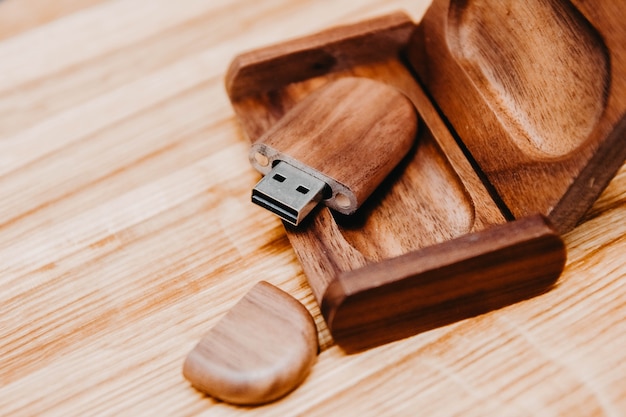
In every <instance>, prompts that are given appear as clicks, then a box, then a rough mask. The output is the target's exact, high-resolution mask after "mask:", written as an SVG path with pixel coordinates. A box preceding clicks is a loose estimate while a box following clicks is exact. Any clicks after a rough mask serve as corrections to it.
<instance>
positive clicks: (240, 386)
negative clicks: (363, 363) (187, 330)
mask: <svg viewBox="0 0 626 417" xmlns="http://www.w3.org/2000/svg"><path fill="white" fill-rule="evenodd" d="M316 356H317V328H316V327H315V322H314V321H313V318H312V317H311V315H310V314H309V311H308V310H307V309H306V308H305V307H304V306H303V305H302V304H300V303H299V302H298V301H297V300H296V299H294V298H293V297H291V296H290V295H289V294H287V293H286V292H284V291H282V290H280V289H278V288H276V287H275V286H273V285H271V284H268V283H267V282H265V281H261V282H259V283H258V284H256V285H255V286H254V287H252V289H251V290H250V291H249V292H248V293H247V294H246V295H245V296H244V298H242V299H241V300H240V301H238V302H237V304H235V306H234V307H233V308H232V309H230V310H229V311H228V313H226V315H225V316H224V317H223V318H222V319H221V320H220V321H219V322H218V323H217V324H216V325H215V327H213V328H211V330H209V332H208V333H207V334H206V335H204V336H203V337H202V340H200V342H198V344H197V345H196V347H194V348H193V350H192V351H191V352H189V354H188V355H187V357H186V358H185V363H184V364H183V375H184V376H185V378H186V379H187V380H188V381H189V382H191V384H192V385H193V386H194V387H195V388H197V389H198V390H200V391H202V392H204V393H206V394H208V395H210V396H212V397H214V398H217V399H219V400H223V401H227V402H230V403H233V404H243V405H258V404H264V403H267V402H270V401H275V400H277V399H278V398H280V397H282V396H284V395H286V394H287V393H289V392H290V391H292V390H293V389H294V388H296V387H297V386H298V385H299V384H300V383H301V382H302V380H303V379H304V378H306V376H307V375H308V373H309V371H310V370H311V366H312V365H313V363H314V362H315V358H316Z"/></svg>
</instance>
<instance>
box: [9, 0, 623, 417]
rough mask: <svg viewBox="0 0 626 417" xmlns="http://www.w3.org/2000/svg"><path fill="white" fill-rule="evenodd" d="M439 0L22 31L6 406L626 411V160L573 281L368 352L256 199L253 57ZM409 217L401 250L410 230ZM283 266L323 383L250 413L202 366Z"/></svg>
mask: <svg viewBox="0 0 626 417" xmlns="http://www.w3.org/2000/svg"><path fill="white" fill-rule="evenodd" d="M10 1H13V0H3V1H0V15H2V14H3V10H4V9H3V7H4V6H5V5H8V4H9V2H10ZM14 3H18V4H21V5H23V7H24V9H22V11H21V13H20V15H22V16H27V15H31V14H33V13H36V11H31V10H30V9H26V8H27V7H28V6H29V4H32V3H31V2H27V1H26V0H22V1H19V2H14ZM54 3H55V4H56V3H58V2H54ZM581 3H582V2H581ZM615 4H616V7H619V6H618V3H617V2H616V3H615ZM427 6H428V4H427V2H426V1H420V0H405V1H399V0H390V1H380V0H364V1H361V2H358V3H357V2H352V1H337V2H332V4H331V3H329V2H317V1H293V0H263V1H257V2H248V1H246V2H243V1H232V0H229V1H219V0H216V1H210V2H207V1H202V2H199V1H190V0H183V1H180V2H171V1H167V2H166V1H157V0H151V1H145V2H144V1H139V0H122V1H102V2H100V3H99V5H98V6H96V7H89V8H85V9H83V10H79V11H76V12H75V13H73V14H69V15H66V16H65V17H64V18H62V19H59V20H54V21H51V22H50V23H46V24H42V25H40V26H29V28H28V29H25V30H24V31H22V32H20V33H19V34H15V35H14V36H10V37H7V38H3V39H2V41H0V73H1V74H2V75H3V77H0V85H1V88H0V175H1V176H0V284H1V285H0V358H1V365H0V414H2V415H10V416H47V415H54V416H68V415H76V416H78V415H81V416H82V415H111V416H113V415H115V416H120V415H132V416H144V415H145V416H154V415H172V416H187V415H205V416H243V415H249V414H251V413H254V414H255V415H261V416H285V415H307V416H316V415H319V416H329V415H342V416H344V415H345V416H349V415H359V416H366V415H372V416H380V415H414V414H416V413H419V414H422V415H432V416H447V415H463V416H485V415H493V416H502V415H512V416H535V415H544V416H557V415H568V416H588V415H607V416H619V415H623V414H625V413H626V386H625V385H624V384H623V381H624V375H626V352H625V351H624V349H623V346H625V345H626V285H625V284H624V277H626V263H625V262H624V257H623V255H624V253H625V252H626V239H625V238H624V235H625V232H626V230H625V227H626V224H625V222H624V219H625V217H626V168H625V167H622V168H621V169H620V171H619V172H618V174H617V176H616V177H615V178H614V179H613V180H612V181H611V183H610V184H609V186H608V188H606V190H605V191H604V192H603V193H602V195H601V196H600V198H599V199H598V201H597V202H596V203H595V204H594V206H593V207H592V208H591V210H590V211H589V212H588V213H587V214H586V216H585V217H584V218H583V220H582V223H581V224H580V225H579V226H578V227H576V228H575V229H574V230H572V231H571V232H569V233H568V234H566V235H565V236H564V239H565V242H566V245H567V249H568V261H567V264H566V269H565V271H564V273H563V275H562V277H561V278H560V279H559V281H558V282H557V284H556V286H555V288H554V289H552V290H551V291H549V292H548V293H546V294H543V295H541V296H539V297H536V298H533V299H530V300H527V301H523V302H521V303H518V304H515V305H512V306H510V307H507V308H505V309H502V310H499V311H498V312H497V313H488V314H484V315H480V316H478V317H475V318H472V319H468V320H464V321H462V322H458V323H455V324H452V325H449V326H445V327H441V328H438V329H434V330H431V331H428V332H424V333H422V334H420V335H417V336H414V337H411V338H408V339H405V340H402V341H400V342H396V343H391V344H387V345H384V346H381V347H379V348H376V349H372V350H369V351H366V352H363V353H359V354H354V355H345V354H344V353H343V352H342V351H341V349H340V348H338V347H337V346H336V345H334V344H333V342H332V340H331V338H330V337H329V333H328V331H327V329H326V328H325V326H324V322H323V320H322V319H321V315H320V312H319V309H318V307H317V303H316V302H315V299H314V297H313V295H312V292H311V289H310V288H309V287H308V285H307V283H306V278H305V276H304V274H303V271H302V269H301V267H300V265H299V263H298V260H297V258H296V256H295V254H294V252H293V250H292V248H291V245H290V244H289V241H288V240H287V238H286V237H285V233H284V231H283V228H282V225H281V224H280V222H279V221H278V220H277V219H276V218H275V217H274V216H272V215H271V214H269V213H264V212H263V211H262V210H257V208H256V207H254V206H252V205H251V204H250V203H249V202H248V199H249V195H250V194H249V193H250V188H251V187H252V186H253V185H254V184H255V182H256V181H257V179H258V176H257V175H256V174H255V173H254V171H253V170H252V169H251V168H250V166H249V163H248V161H247V158H246V153H247V150H248V146H247V139H246V138H245V137H244V133H243V130H242V129H241V128H240V127H239V125H238V122H237V121H236V117H235V114H234V113H233V109H232V107H231V105H230V103H229V102H228V98H227V94H226V92H225V91H224V87H223V83H224V74H225V73H226V71H227V65H228V62H230V60H231V59H232V58H233V57H234V56H235V54H237V53H239V52H240V51H245V50H252V49H254V48H257V47H259V46H262V45H267V44H270V43H276V42H282V41H283V40H285V39H287V38H292V37H296V36H300V35H305V34H309V33H313V32H316V31H318V30H321V29H324V28H327V27H329V26H331V25H334V24H337V23H349V22H356V21H360V20H362V19H365V18H369V17H372V16H376V15H382V14H384V13H387V12H390V11H392V10H397V9H404V10H406V11H407V12H408V14H409V15H410V16H411V17H412V18H413V19H414V20H416V21H418V20H419V19H420V17H421V16H422V15H423V13H424V11H425V9H426V7H427ZM14 7H15V6H14ZM587 9H590V10H587ZM600 12H601V10H595V8H593V3H589V6H588V7H587V8H585V14H586V15H588V16H589V17H588V20H590V21H592V18H593V16H596V15H598V14H599V13H600ZM611 24H612V25H617V26H615V27H613V29H615V30H618V29H619V27H620V25H619V24H617V23H616V22H614V21H613V20H611ZM117 33H119V34H120V36H117ZM362 71H363V72H365V69H362ZM9 74H10V75H11V76H10V77H8V75H9ZM361 75H362V76H364V75H365V74H361ZM415 97H419V96H417V95H416V96H415ZM617 99H618V97H617V96H616V97H615V100H617ZM621 99H622V100H623V97H621ZM424 130H425V131H426V129H424ZM441 131H442V132H443V131H445V129H443V128H442V129H441ZM424 134H425V136H428V135H427V134H426V133H424ZM442 135H443V134H442ZM442 135H441V136H440V137H439V139H437V140H434V139H431V140H430V141H431V143H432V145H431V146H430V147H429V150H428V152H431V153H436V154H437V153H440V150H439V149H440V148H439V147H440V146H441V147H444V146H447V142H446V141H442V140H441V138H442V137H443V136H442ZM450 140H451V141H452V142H454V141H453V138H451V137H450ZM444 151H445V154H446V155H450V150H449V149H446V150H444ZM415 158H420V156H419V155H416V156H415ZM431 158H432V156H428V158H425V159H427V160H431ZM450 164H457V165H454V169H455V170H457V171H458V170H459V169H460V168H459V166H458V165H459V164H460V163H458V162H457V159H452V160H451V161H450ZM461 165H462V164H461ZM468 169H471V167H468ZM444 172H445V171H444ZM470 185H471V184H469V185H468V184H467V183H466V184H465V187H466V188H469V189H472V188H471V186H470ZM452 191H454V193H453V195H455V196H456V195H457V191H458V189H454V190H452ZM470 192H473V191H470ZM429 198H434V197H433V196H431V197H429ZM455 198H457V197H455ZM462 207H463V206H462ZM416 209H417V210H419V209H420V207H410V208H409V207H408V206H407V210H408V211H410V210H416ZM384 213H385V212H384V211H381V212H376V216H374V217H373V218H370V217H368V221H370V220H369V219H371V223H368V227H372V228H375V227H380V226H381V224H382V222H380V221H379V220H380V219H381V218H382V216H383V214H384ZM379 216H380V217H379ZM454 218H456V219H461V220H463V219H467V218H471V217H469V215H467V214H466V215H457V216H454ZM346 227H347V226H346ZM394 227H396V228H397V229H398V230H399V231H398V240H397V241H396V242H394V244H393V245H390V246H389V247H385V248H382V249H381V250H383V251H384V256H390V255H391V254H393V253H397V252H399V251H400V250H401V249H399V248H402V247H404V246H406V245H409V244H410V243H411V242H407V241H406V239H405V238H404V237H403V236H404V235H403V228H404V227H405V226H403V225H394ZM415 227H420V225H419V224H418V225H416V226H415ZM465 227H466V223H465V221H462V222H460V223H459V224H456V225H455V228H457V229H458V230H461V231H462V230H464V228H465ZM440 232H441V233H442V234H445V230H441V231H440ZM342 233H343V234H344V235H346V231H345V229H344V230H343V232H342ZM349 239H350V241H351V242H356V241H357V240H358V239H357V238H356V237H354V236H351V237H350V238H349ZM413 243H414V242H413ZM355 244H356V243H355ZM428 244H430V243H428ZM377 256H379V255H377V253H374V252H372V253H368V254H367V257H368V258H370V259H375V258H376V257H377ZM262 279H263V280H267V281H268V282H270V283H272V284H274V285H277V286H279V287H280V288H281V289H283V290H285V291H287V292H288V293H290V294H292V295H294V296H295V297H296V298H298V299H299V300H300V301H302V302H303V303H304V304H305V305H306V306H307V308H308V309H309V310H310V311H311V312H312V313H313V316H314V318H315V320H316V323H317V325H318V328H319V329H320V332H319V334H318V336H319V338H320V343H321V349H322V351H321V353H320V355H319V357H318V360H317V362H316V364H315V366H314V367H313V369H312V371H311V374H310V375H309V377H308V378H307V379H306V381H305V382H304V384H303V385H302V386H300V387H299V388H298V389H297V390H295V391H294V392H293V393H292V394H290V395H289V396H287V397H285V398H283V399H282V400H280V401H278V402H276V403H273V404H271V405H267V406H263V407H258V408H255V409H254V410H250V409H249V408H240V407H235V406H231V405H228V404H226V403H222V402H217V401H215V400H213V399H211V398H207V397H206V396H203V395H201V394H199V393H198V392H197V391H196V390H194V389H193V388H191V387H190V386H189V384H188V383H187V381H185V380H184V378H183V376H182V373H181V366H182V364H183V360H184V358H185V355H186V354H187V353H188V352H189V351H190V350H191V349H192V348H193V346H194V345H195V344H196V343H197V341H198V340H200V338H201V337H202V335H203V334H204V333H205V332H206V330H207V329H208V328H210V327H211V326H212V325H214V324H215V323H217V322H218V321H219V319H220V318H221V317H222V316H223V315H224V314H225V313H226V312H227V311H228V310H229V309H230V308H232V307H233V306H234V305H235V303H236V302H237V301H238V300H239V299H241V298H242V297H243V296H244V295H245V294H246V293H247V291H249V289H250V288H252V287H253V286H254V284H255V283H256V282H258V281H260V280H262Z"/></svg>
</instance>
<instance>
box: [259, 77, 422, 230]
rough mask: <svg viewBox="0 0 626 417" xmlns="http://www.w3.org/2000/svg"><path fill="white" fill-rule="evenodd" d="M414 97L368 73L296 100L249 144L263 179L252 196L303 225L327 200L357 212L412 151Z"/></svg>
mask: <svg viewBox="0 0 626 417" xmlns="http://www.w3.org/2000/svg"><path fill="white" fill-rule="evenodd" d="M416 131H417V114H416V113H415V107H414V106H413V104H412V102H411V101H410V100H409V99H408V98H407V97H406V96H405V95H404V94H402V93H401V92H400V91H398V90H397V89H395V88H393V87H391V86H388V85H386V84H383V83H381V82H378V81H374V80H371V79H367V78H355V77H346V78H340V79H338V80H336V81H331V82H329V83H328V84H326V85H325V86H323V87H322V88H320V89H318V90H316V91H314V92H313V93H311V94H310V95H309V96H307V97H306V98H304V99H303V100H301V101H299V102H298V104H296V105H295V106H294V107H293V108H292V109H291V110H289V111H288V112H287V113H285V114H284V115H283V116H282V117H281V118H280V119H279V120H278V121H277V122H276V123H275V124H274V125H273V126H272V127H271V128H270V129H268V130H267V131H266V132H265V133H264V134H263V135H262V136H261V137H260V138H258V139H257V140H256V141H255V142H254V143H253V144H252V147H251V149H250V155H249V157H250V163H251V164H252V166H253V167H254V168H255V169H257V170H258V171H259V172H261V173H262V174H264V175H265V177H264V178H263V179H262V180H261V181H260V182H259V183H258V184H257V185H256V187H254V189H253V190H252V201H253V202H254V203H256V204H258V205H260V206H262V207H265V208H266V209H268V210H270V211H271V212H273V213H275V214H277V215H278V216H280V217H281V218H283V219H284V220H285V221H287V222H289V223H291V224H293V225H298V224H300V223H301V221H302V219H304V218H305V217H306V216H307V215H308V214H309V213H310V212H311V211H312V210H313V207H315V205H316V204H318V203H320V202H322V203H323V204H325V205H326V206H327V207H329V208H331V209H333V210H336V211H338V212H339V213H341V214H346V215H349V214H352V213H354V212H355V211H356V210H357V209H358V208H359V207H360V206H361V204H362V203H363V202H364V201H365V200H366V199H367V198H368V197H369V196H370V195H371V194H372V192H373V191H374V190H375V189H376V187H378V185H379V184H380V183H381V182H382V181H383V180H384V179H385V178H386V177H387V175H388V174H389V173H390V172H391V171H392V170H393V169H394V168H395V167H396V165H397V164H398V163H399V162H400V161H401V160H402V158H404V156H405V155H406V154H407V152H408V151H409V149H411V147H412V145H413V142H414V139H415V134H416Z"/></svg>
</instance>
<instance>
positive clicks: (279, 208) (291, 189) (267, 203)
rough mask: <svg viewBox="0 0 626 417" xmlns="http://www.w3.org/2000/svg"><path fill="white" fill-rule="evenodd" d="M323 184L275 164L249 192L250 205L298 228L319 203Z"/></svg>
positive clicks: (282, 164)
mask: <svg viewBox="0 0 626 417" xmlns="http://www.w3.org/2000/svg"><path fill="white" fill-rule="evenodd" d="M326 187H327V186H326V183H325V182H324V181H321V180H318V179H317V178H315V177H314V176H312V175H309V174H307V173H306V172H304V171H302V170H300V169H298V168H296V167H294V166H291V165H289V164H288V163H287V162H278V163H277V164H276V165H275V166H274V168H272V170H271V171H270V172H269V173H268V174H267V175H265V176H264V177H263V178H262V179H261V181H259V183H258V184H257V185H256V186H255V187H254V189H253V190H252V202H253V203H255V204H258V205H259V206H261V207H264V208H266V209H268V210H269V211H271V212H272V213H274V214H277V215H278V216H280V217H281V218H282V219H283V220H285V221H287V222H288V223H290V224H292V225H294V226H297V225H298V224H299V223H300V221H302V219H304V218H305V217H306V216H307V215H308V214H309V213H310V212H311V210H313V208H315V206H316V205H317V204H318V203H319V202H320V201H321V200H322V197H323V195H324V189H325V188H326Z"/></svg>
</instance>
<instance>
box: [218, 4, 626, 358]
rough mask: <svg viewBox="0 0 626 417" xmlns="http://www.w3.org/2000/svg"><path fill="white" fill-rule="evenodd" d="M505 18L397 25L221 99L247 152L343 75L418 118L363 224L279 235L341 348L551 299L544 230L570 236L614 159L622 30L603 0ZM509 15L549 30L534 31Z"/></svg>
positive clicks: (318, 218) (361, 30)
mask: <svg viewBox="0 0 626 417" xmlns="http://www.w3.org/2000/svg"><path fill="white" fill-rule="evenodd" d="M492 3H494V4H492ZM495 3H497V4H495ZM509 3H510V4H509ZM509 3H498V2H489V1H475V2H465V1H463V2H460V1H459V2H452V3H451V2H449V1H440V0H436V1H435V2H434V4H433V5H432V7H431V9H430V10H429V11H428V12H427V15H426V17H425V19H424V22H423V23H421V24H420V25H417V26H416V25H414V24H412V23H411V21H410V19H408V18H407V17H406V16H404V15H402V14H394V15H391V16H387V17H383V18H379V19H375V20H373V21H367V22H361V23H358V24H355V25H351V26H347V27H341V28H336V29H331V30H329V31H325V32H321V33H319V34H316V35H313V36H309V37H306V38H302V39H298V40H295V41H289V42H286V43H284V44H281V45H276V46H273V47H268V48H264V49H262V50H260V51H252V52H250V53H247V54H244V55H241V56H239V57H238V58H236V59H235V61H234V63H233V65H232V66H231V70H230V71H229V73H228V76H227V90H228V92H229V95H230V98H231V101H232V104H233V107H234V109H235V111H236V113H237V114H238V116H239V119H240V121H241V124H242V126H243V128H244V131H245V132H246V134H247V135H248V137H249V139H250V141H251V142H254V141H255V140H257V139H258V138H259V137H260V136H261V135H262V134H263V133H265V132H266V131H267V130H268V129H270V128H271V127H272V126H273V125H274V124H275V123H277V122H278V121H279V120H280V118H281V117H282V116H283V115H284V114H285V113H287V112H288V111H289V109H291V108H293V107H294V106H295V105H296V104H297V103H298V102H300V101H301V100H304V99H305V98H306V97H307V96H308V95H309V94H311V93H312V92H313V91H315V90H317V89H318V88H320V87H322V86H323V85H325V84H327V83H329V82H330V81H332V80H336V79H339V78H342V77H348V76H359V77H368V78H371V79H374V80H377V81H381V82H384V83H387V84H388V85H390V86H392V87H394V88H396V89H398V90H399V91H401V92H402V93H404V94H405V95H406V96H407V97H409V99H410V100H411V101H412V102H413V104H414V106H415V108H416V109H417V112H418V115H419V118H420V127H419V130H418V133H417V138H416V146H415V147H414V148H413V149H412V150H411V151H410V152H409V154H408V155H407V157H406V158H405V159H404V160H403V161H402V162H401V163H400V164H399V165H398V166H397V167H396V169H395V170H394V171H393V172H392V173H391V174H390V175H389V177H388V178H387V179H386V180H385V181H384V182H383V183H382V185H381V186H380V187H378V189H377V190H376V191H375V192H374V193H373V194H372V196H371V197H370V198H369V199H368V200H367V201H366V202H365V204H364V206H363V207H362V208H361V209H360V210H359V211H357V212H356V213H355V214H354V215H353V216H342V215H338V214H337V213H334V212H332V211H330V210H328V209H327V208H321V209H319V210H318V211H317V212H316V213H314V214H313V215H312V216H311V219H310V221H309V222H307V224H305V225H304V226H303V227H299V228H293V227H289V226H286V230H287V234H288V236H289V239H290V241H291V243H292V245H293V247H294V250H295V251H296V254H297V255H298V257H299V259H300V261H301V263H302V266H303V269H304V271H305V273H306V274H307V277H308V280H309V283H310V284H311V288H312V290H313V293H314V295H315V297H316V299H317V300H318V302H319V303H320V305H321V306H322V313H323V314H324V317H325V319H326V321H327V323H328V325H329V328H330V330H331V333H332V334H333V336H334V337H335V339H336V341H337V342H338V343H339V344H340V345H341V346H343V347H344V349H346V350H347V351H353V350H359V349H363V348H367V347H370V346H374V345H377V344H380V343H384V342H387V341H389V340H395V339H397V338H400V337H405V336H408V335H410V334H414V333H417V332H419V331H423V330H426V329H429V328H432V327H434V326H438V325H441V324H444V323H449V322H451V321H454V320H459V319H462V318H465V317H470V316H472V315H475V314H479V313H482V312H485V311H488V310H490V309H493V308H498V307H501V306H503V305H506V304H509V303H513V302H516V301H519V300H523V299H526V298H528V297H531V296H533V295H535V294H538V293H541V292H543V291H546V290H547V289H549V288H550V285H552V283H554V281H555V280H556V279H557V278H558V276H559V275H560V272H561V270H562V268H563V263H564V259H565V249H564V246H563V244H562V242H561V240H560V238H559V237H558V234H557V233H556V232H555V231H554V230H553V229H552V227H551V224H553V225H554V227H555V229H556V230H557V231H559V232H562V231H565V230H568V229H570V228H571V227H573V225H575V224H576V222H577V221H578V220H579V219H580V218H581V216H582V215H583V214H584V212H585V211H586V210H587V209H588V208H589V207H590V206H591V204H592V203H593V201H594V200H595V198H596V196H597V195H598V194H599V192H600V191H601V190H602V189H603V188H604V186H605V185H606V184H607V182H608V180H609V179H610V178H611V176H612V175H613V174H614V172H615V170H616V169H617V167H618V166H619V165H621V163H622V162H623V160H624V155H625V152H626V151H624V148H625V146H624V135H623V129H624V128H625V126H624V125H625V124H626V122H624V121H623V115H624V114H625V112H626V103H625V101H626V100H624V98H623V97H624V96H625V94H623V87H622V85H623V82H624V81H623V80H624V79H626V77H623V76H621V75H620V74H623V71H624V68H625V66H624V64H623V61H622V58H621V57H622V55H623V54H620V51H621V50H622V46H621V45H622V44H624V41H626V36H624V35H623V33H624V32H623V29H621V28H619V27H618V26H619V25H618V24H617V22H618V21H619V19H620V18H619V17H615V16H611V17H610V18H609V17H607V16H606V14H607V13H608V11H607V10H608V9H609V8H610V6H609V5H608V3H607V2H603V3H602V5H601V6H600V8H599V9H600V10H596V11H594V12H593V13H592V11H590V10H586V9H584V8H582V7H581V8H579V9H576V8H574V7H571V6H562V5H561V3H560V2H558V4H557V2H550V1H543V2H531V3H525V4H524V5H522V4H517V3H514V2H509ZM491 8H493V15H491V14H490V13H491V12H490V11H489V10H490V9H491ZM507 13H508V14H507ZM612 13H613V14H615V15H616V16H623V14H624V12H622V11H620V10H614V11H613V12H612ZM510 14H513V15H514V16H518V17H520V18H523V19H524V21H525V22H533V24H532V25H530V24H529V25H527V26H528V27H529V28H530V27H533V28H534V27H540V26H541V27H543V26H545V25H551V26H550V27H549V28H545V29H542V30H536V31H533V30H530V29H528V30H527V29H525V27H526V26H525V27H524V28H522V27H518V26H516V25H515V24H514V23H511V22H512V21H514V20H515V19H512V18H507V16H509V15H510ZM609 14H611V13H609ZM605 20H606V22H607V25H606V26H603V27H602V29H599V27H600V26H602V22H604V21H605ZM517 21H518V22H519V20H517ZM535 22H536V23H535ZM520 26H523V25H520ZM481 27H489V30H488V31H482V32H481V30H480V28H481ZM598 34H601V36H600V35H598ZM556 35H559V36H560V38H559V39H558V40H555V41H554V42H552V41H550V39H551V38H552V37H554V36H556ZM562 36H566V37H567V36H569V38H567V39H562V38H561V37H562ZM407 37H409V38H410V39H409V40H407ZM492 38H493V39H492ZM620 40H621V41H620ZM367 45H371V46H372V50H371V54H367V53H366V52H365V51H366V50H367V48H368V46H367ZM376 45H385V46H386V47H385V48H384V49H380V48H377V47H376ZM448 47H449V48H448ZM364 48H365V49H364ZM507 48H508V49H507ZM542 48H546V51H545V52H541V50H542ZM405 52H408V57H409V59H405V58H406V56H407V55H405ZM550 56H553V57H554V56H556V57H559V59H558V60H551V59H550ZM552 61H554V62H552ZM557 61H558V62H557ZM303 63H306V65H305V64H303ZM533 63H534V64H533ZM407 65H408V66H407ZM579 65H582V66H590V67H589V68H587V69H585V70H582V69H579V68H578V66H579ZM320 68H323V70H320ZM593 71H595V72H596V73H597V79H593V77H591V76H590V74H591V72H593ZM618 76H619V77H618ZM456 77H458V80H457V79H456ZM617 78H619V80H618V79H617ZM422 86H423V87H425V88H426V89H427V90H428V93H425V92H424V90H423V88H422ZM433 98H434V101H431V100H432V99H433ZM568 104H569V105H568ZM581 112H582V113H581ZM442 116H443V117H442ZM466 136H467V138H468V139H467V141H466ZM536 215H537V216H536ZM542 215H543V216H547V217H549V220H548V219H546V218H545V217H542ZM527 217H528V218H527ZM398 271H400V272H398ZM434 294H438V295H437V296H434Z"/></svg>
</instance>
